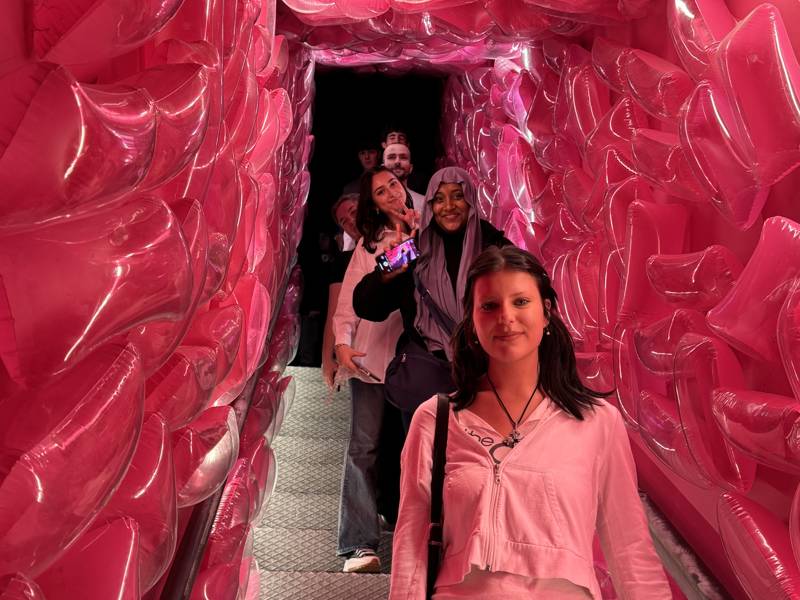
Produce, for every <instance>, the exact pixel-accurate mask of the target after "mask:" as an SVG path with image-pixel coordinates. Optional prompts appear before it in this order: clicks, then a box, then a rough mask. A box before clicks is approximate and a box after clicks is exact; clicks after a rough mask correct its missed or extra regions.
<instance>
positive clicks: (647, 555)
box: [389, 398, 672, 600]
mask: <svg viewBox="0 0 800 600" xmlns="http://www.w3.org/2000/svg"><path fill="white" fill-rule="evenodd" d="M544 402H547V406H546V407H539V408H543V411H542V413H541V420H540V421H539V422H538V424H537V425H536V427H535V428H534V429H533V430H532V431H531V432H530V433H528V434H526V435H525V436H523V438H522V440H521V441H520V442H519V443H518V444H517V446H516V447H515V448H513V449H512V450H510V451H509V452H508V453H507V454H506V455H505V457H504V458H503V459H502V461H501V462H500V463H499V465H495V463H494V461H493V459H492V457H491V456H490V455H489V449H488V448H487V447H485V446H483V445H482V444H480V443H478V441H477V440H476V439H474V438H471V437H470V436H469V435H468V433H467V432H465V431H464V429H463V428H462V427H461V425H460V424H459V423H458V421H457V420H456V418H455V416H454V414H453V411H452V409H451V411H450V423H449V427H448V438H449V439H448V444H447V464H446V467H445V483H444V494H443V498H444V500H443V501H444V559H443V561H442V565H441V568H440V571H439V575H438V578H437V580H436V583H437V586H438V585H453V584H456V583H459V582H461V581H462V580H463V579H464V577H465V576H466V575H467V573H469V572H470V570H472V569H473V568H477V569H484V570H489V571H495V572H496V571H503V572H507V573H513V574H516V575H520V576H523V577H531V578H535V579H553V578H557V579H567V580H569V581H571V582H573V583H574V584H576V585H578V586H582V587H585V588H587V589H588V590H589V591H590V592H591V594H592V596H593V597H594V598H596V599H597V600H600V598H601V593H600V588H599V585H598V583H597V580H596V578H595V574H594V567H593V560H592V540H593V538H594V534H595V531H597V533H598V535H599V538H600V542H601V545H602V548H603V554H604V556H605V559H606V562H607V563H608V566H609V570H610V572H611V576H612V579H613V582H614V587H615V588H616V591H617V594H618V597H619V598H620V600H623V599H636V600H670V599H671V598H672V593H671V591H670V588H669V584H668V583H667V579H666V576H665V574H664V571H663V568H662V566H661V561H660V560H659V558H658V555H657V554H656V552H655V549H654V548H653V544H652V540H651V538H650V532H649V530H648V527H647V519H646V517H645V514H644V510H643V508H642V504H641V500H640V498H639V495H638V493H637V487H636V467H635V465H634V462H633V456H632V455H631V450H630V444H629V442H628V436H627V434H626V431H625V427H624V425H623V422H622V417H621V416H620V414H619V412H618V411H617V409H616V408H615V407H614V406H612V405H610V404H608V403H606V402H603V401H600V405H599V406H596V407H595V408H594V410H587V411H586V412H585V418H584V420H583V421H578V420H577V419H575V418H574V417H572V416H571V415H569V414H568V413H566V412H564V411H563V410H562V409H561V408H559V407H558V405H556V404H555V403H553V402H550V401H549V400H548V399H545V400H544ZM537 412H538V409H537ZM435 415H436V398H431V399H430V400H428V401H426V402H425V403H423V404H422V405H421V406H420V407H419V408H418V409H417V411H416V413H415V414H414V418H413V420H412V422H411V427H410V429H409V432H408V437H407V439H406V442H405V446H404V447H403V454H402V461H401V465H402V474H401V498H400V515H399V518H398V521H397V527H396V529H395V532H394V549H393V554H392V581H391V591H390V594H389V598H390V600H401V599H404V600H422V599H423V598H425V578H426V571H427V555H428V550H427V541H428V525H429V522H430V478H431V462H432V461H431V449H432V445H433V433H434V427H435V420H436V419H435Z"/></svg>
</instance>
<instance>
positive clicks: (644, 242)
mask: <svg viewBox="0 0 800 600" xmlns="http://www.w3.org/2000/svg"><path fill="white" fill-rule="evenodd" d="M686 219H687V214H686V210H685V209H684V208H683V207H682V206H680V205H678V204H656V203H654V202H653V203H650V202H639V201H634V202H632V203H631V204H630V205H629V206H628V216H627V227H626V230H625V250H624V254H623V261H624V263H625V276H624V283H623V288H622V291H621V294H622V295H621V298H620V308H619V319H620V320H621V321H622V320H627V321H633V320H635V319H644V318H653V317H656V318H657V317H659V316H661V315H663V314H664V313H665V312H666V311H665V308H666V307H665V304H664V302H663V301H662V300H661V298H660V297H659V296H658V294H656V292H655V290H654V289H653V288H652V286H651V285H650V282H649V281H648V280H647V275H646V272H645V265H646V264H647V260H648V259H649V258H650V257H651V256H652V255H654V254H662V253H666V254H671V253H679V252H682V251H683V249H684V244H685V241H684V240H685V234H686V231H685V229H686Z"/></svg>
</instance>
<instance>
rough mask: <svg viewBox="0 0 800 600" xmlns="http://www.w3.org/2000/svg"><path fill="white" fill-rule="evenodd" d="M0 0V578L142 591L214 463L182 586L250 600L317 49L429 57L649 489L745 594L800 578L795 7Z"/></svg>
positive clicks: (205, 594)
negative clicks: (202, 523) (195, 568)
mask: <svg viewBox="0 0 800 600" xmlns="http://www.w3.org/2000/svg"><path fill="white" fill-rule="evenodd" d="M0 15H1V16H2V17H3V19H0V32H2V38H1V39H2V40H3V42H2V47H1V50H2V53H0V80H1V81H2V83H1V84H0V124H2V127H0V189H2V190H3V194H2V197H0V598H3V599H5V598H8V599H12V598H29V599H44V598H47V599H49V600H53V599H59V598H71V597H74V596H71V595H70V594H71V590H75V589H81V590H82V594H83V597H85V598H89V599H90V600H91V599H94V598H97V599H105V598H109V597H124V598H138V597H146V598H152V599H155V598H158V597H159V595H160V590H161V589H162V587H163V585H164V580H165V577H166V574H167V573H168V570H169V568H170V563H171V562H172V560H173V558H174V555H175V548H176V547H177V546H178V545H179V540H180V538H181V536H182V534H183V531H184V530H185V528H186V523H187V521H188V515H189V514H190V513H191V511H192V510H193V507H195V506H197V505H198V503H200V502H202V501H203V500H204V499H206V498H209V497H210V496H212V495H213V494H215V493H220V490H221V501H220V507H219V510H218V513H217V516H216V518H215V522H214V525H213V528H212V532H211V534H210V537H209V542H208V545H207V547H206V549H205V554H204V555H203V557H202V560H201V562H200V565H199V572H198V575H197V579H196V582H195V587H194V590H193V592H192V596H193V597H196V598H204V599H205V598H208V599H211V598H254V597H256V596H257V594H258V568H257V565H256V563H255V560H254V559H253V556H252V527H253V526H254V524H255V523H257V522H258V519H259V517H260V514H261V512H262V509H263V505H264V502H265V500H266V498H267V497H268V496H269V493H270V491H271V489H272V486H273V485H274V480H275V479H274V478H275V472H276V469H275V461H274V455H273V453H272V451H271V449H270V442H271V440H272V439H273V438H274V436H275V435H276V433H277V430H278V429H279V428H280V424H281V423H282V421H283V417H284V416H285V414H286V411H287V410H288V408H289V407H290V405H291V400H292V397H293V390H294V387H293V384H292V382H291V379H290V378H284V377H281V371H282V370H283V368H284V367H285V365H286V364H287V363H288V362H289V360H290V359H291V356H292V354H293V353H294V351H295V349H296V345H297V339H298V338H297V335H298V323H297V318H296V310H297V299H298V297H299V290H300V281H299V277H298V275H297V274H296V272H295V274H293V275H292V276H291V278H288V277H287V275H288V273H289V272H290V271H291V267H292V264H293V261H294V253H295V248H296V246H297V242H298V240H299V236H300V231H301V225H302V218H303V212H304V207H305V201H306V196H307V194H308V186H309V176H308V172H307V171H306V165H307V163H308V159H309V156H310V153H311V150H312V138H311V136H310V123H311V114H310V103H311V99H312V94H313V73H314V65H315V64H316V63H319V64H323V65H334V66H339V67H350V68H356V69H368V70H379V71H382V72H387V73H394V74H397V73H403V72H406V71H408V70H411V69H424V70H427V71H433V72H436V73H439V74H441V75H442V76H445V77H448V84H447V91H446V97H445V101H444V105H443V114H442V137H443V140H444V142H445V147H446V148H447V156H446V157H445V159H444V161H445V162H447V163H449V164H458V165H461V166H463V167H464V168H466V169H467V170H468V171H469V172H470V173H471V175H472V176H473V178H474V180H475V182H476V184H477V185H478V187H479V190H480V207H481V211H482V212H483V214H484V216H485V217H486V218H488V219H490V220H491V221H492V222H493V223H494V224H495V225H497V226H498V227H501V228H502V229H504V231H505V232H506V235H507V236H509V237H510V238H511V239H512V240H513V241H514V242H516V243H517V244H519V245H521V246H525V247H527V248H529V249H530V250H531V251H533V252H534V253H536V254H537V255H538V256H539V257H540V258H541V259H542V260H543V261H544V262H545V264H546V265H547V266H548V268H549V270H550V271H551V274H552V277H553V280H554V283H555V285H556V288H557V290H558V292H559V296H560V305H561V311H562V314H563V317H564V320H565V322H566V323H567V324H568V326H569V328H570V330H571V331H572V333H573V335H574V336H575V340H576V344H577V350H578V353H579V360H580V364H579V367H580V370H581V373H582V375H583V376H584V377H585V378H586V380H587V381H588V382H589V383H590V384H591V385H593V386H594V387H597V388H601V389H611V388H614V389H615V396H614V399H615V402H616V403H617V405H618V406H619V408H620V410H621V412H622V414H623V415H624V417H625V419H626V422H627V424H628V428H629V433H630V437H631V441H632V445H633V447H634V453H635V456H636V459H637V465H638V469H639V478H640V483H641V485H642V487H643V488H644V489H645V490H646V492H647V493H648V495H649V496H650V497H651V498H652V499H653V500H654V502H655V503H656V504H657V505H658V506H659V508H660V509H661V511H662V512H663V513H664V514H665V515H666V516H667V517H668V518H669V520H670V521H671V522H672V524H673V525H674V526H675V527H676V528H677V529H678V531H679V532H680V533H681V534H682V535H683V537H684V538H685V539H686V540H687V541H688V542H689V544H691V546H692V547H693V548H694V549H695V550H696V552H697V553H698V555H699V556H700V558H701V559H702V560H703V562H704V563H705V564H706V565H707V566H708V567H709V568H710V570H711V571H712V572H713V574H714V575H715V576H716V577H717V578H718V579H719V581H720V582H721V583H722V585H723V586H724V587H725V588H726V590H727V591H728V592H729V594H730V595H731V596H733V597H735V598H737V599H738V598H754V599H761V598H773V597H775V598H793V597H796V596H798V595H800V591H799V589H800V571H799V569H798V561H800V489H798V485H797V484H798V480H799V479H800V443H799V442H798V439H799V438H798V433H797V432H798V430H799V428H800V425H799V424H798V419H800V417H799V416H798V413H799V412H800V411H799V410H798V406H800V404H798V402H800V224H799V223H800V204H798V202H797V199H796V197H795V196H794V190H796V189H798V183H800V182H799V181H798V180H799V179H800V171H798V170H796V168H795V167H796V166H797V165H798V162H799V161H800V107H799V106H798V101H797V98H798V91H800V89H799V88H800V66H798V61H797V57H796V50H797V49H800V31H798V30H797V27H796V24H797V23H798V22H800V9H798V8H797V6H796V5H795V4H794V3H790V2H785V1H783V0H777V1H776V2H775V3H774V4H767V3H760V2H758V1H757V0H728V1H725V0H569V1H565V0H283V1H282V2H279V3H278V4H276V3H275V1H274V0H264V1H257V0H156V1H153V2H148V3H136V2H132V3H123V2H118V1H116V0H96V1H94V2H75V1H72V0H61V1H60V2H36V3H32V4H30V3H27V2H25V1H24V0H9V1H7V2H4V3H3V7H2V9H0ZM269 331H272V336H271V337H270V338H269V340H267V333H268V332H269ZM267 341H268V342H269V343H268V344H267V343H266V342H267ZM245 396H246V397H247V398H248V399H249V400H250V402H249V409H247V410H246V411H245V410H242V409H241V407H242V406H247V405H248V403H246V402H245V403H239V402H235V400H236V399H237V398H242V397H245ZM237 409H238V412H237ZM98 564H102V565H103V568H102V569H98V568H96V565H98ZM597 568H598V573H599V578H600V580H601V582H602V583H603V593H604V597H606V598H613V597H614V592H613V587H612V586H611V585H610V582H608V580H607V578H606V577H604V574H603V566H602V559H600V558H599V557H598V566H597ZM679 596H680V593H679V592H676V597H679Z"/></svg>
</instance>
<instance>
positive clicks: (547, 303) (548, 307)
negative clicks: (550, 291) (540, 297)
mask: <svg viewBox="0 0 800 600" xmlns="http://www.w3.org/2000/svg"><path fill="white" fill-rule="evenodd" d="M552 309H553V303H552V302H550V300H548V299H547V298H545V301H544V318H545V319H547V323H546V324H545V325H549V324H550V311H551V310H552Z"/></svg>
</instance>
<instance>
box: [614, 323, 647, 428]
mask: <svg viewBox="0 0 800 600" xmlns="http://www.w3.org/2000/svg"><path fill="white" fill-rule="evenodd" d="M633 333H634V330H633V328H626V327H624V325H623V324H622V323H621V322H620V323H618V324H617V325H616V328H615V330H614V334H613V337H612V339H613V348H612V353H611V358H612V364H613V367H614V391H615V393H616V399H617V408H619V412H620V414H622V416H623V418H624V419H625V421H626V423H627V425H628V427H630V428H631V429H632V430H634V431H636V430H638V429H639V421H638V416H639V394H640V388H639V374H638V358H637V357H636V347H635V346H634V344H633Z"/></svg>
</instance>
